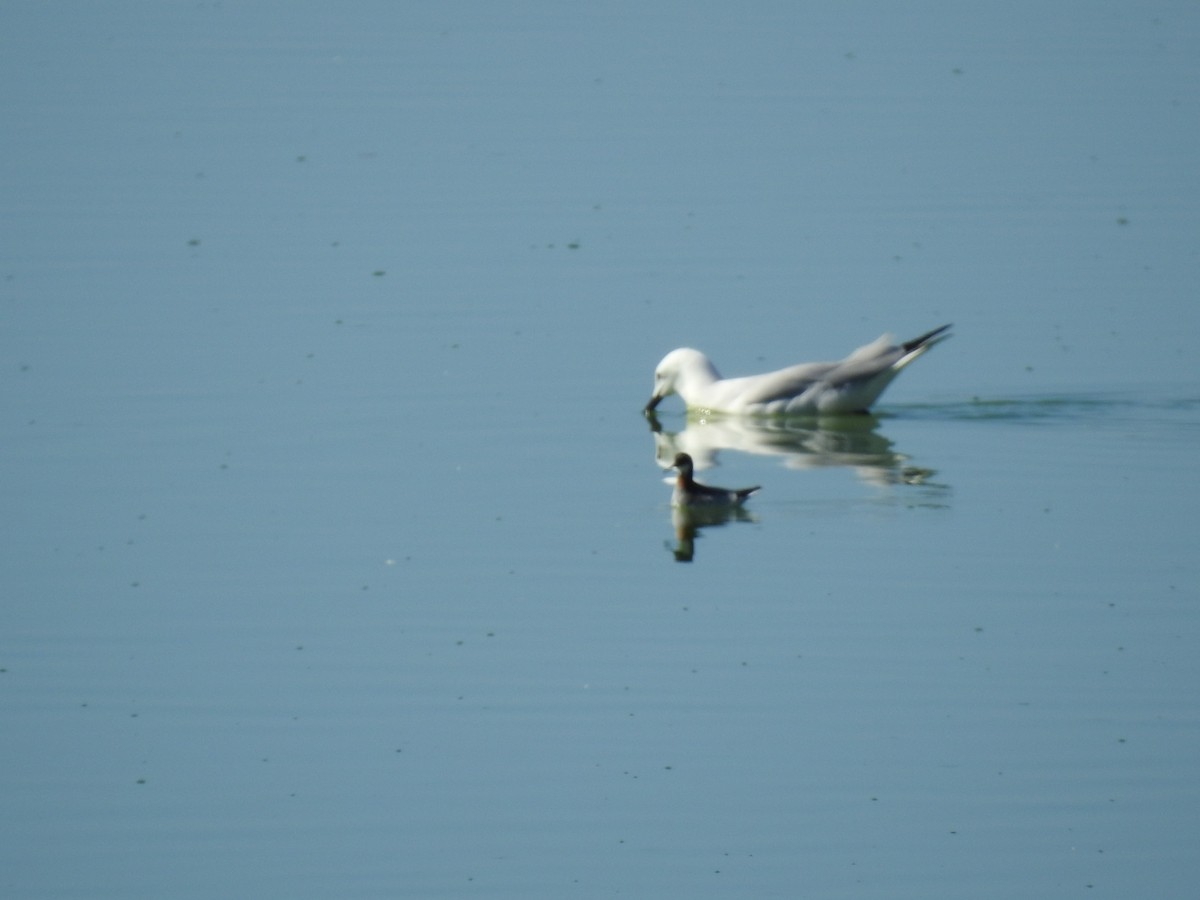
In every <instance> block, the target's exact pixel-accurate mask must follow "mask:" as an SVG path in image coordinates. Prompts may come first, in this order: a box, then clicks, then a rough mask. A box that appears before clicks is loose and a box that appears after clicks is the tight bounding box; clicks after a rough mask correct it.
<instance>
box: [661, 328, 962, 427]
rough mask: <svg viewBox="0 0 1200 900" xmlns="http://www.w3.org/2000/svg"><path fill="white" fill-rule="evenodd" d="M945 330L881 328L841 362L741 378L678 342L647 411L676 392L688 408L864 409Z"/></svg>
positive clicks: (754, 411) (750, 411) (772, 411)
mask: <svg viewBox="0 0 1200 900" xmlns="http://www.w3.org/2000/svg"><path fill="white" fill-rule="evenodd" d="M949 330H950V326H949V325H943V326H942V327H941V328H935V329H934V330H933V331H930V332H928V333H927V334H923V335H921V336H920V337H918V338H913V339H912V340H911V341H905V342H904V343H903V344H896V343H895V340H894V338H893V337H892V336H891V335H890V334H885V335H883V336H882V337H880V338H878V339H877V340H875V341H872V342H871V343H870V344H867V345H865V346H863V347H859V348H858V349H857V350H855V351H854V352H853V353H851V354H850V355H849V356H847V357H846V358H845V359H843V360H842V361H841V362H811V363H800V364H799V365H795V366H788V367H787V368H786V369H778V370H777V371H774V372H766V373H764V374H762V375H745V376H743V377H741V378H722V377H721V376H720V374H719V373H718V372H717V368H716V366H714V365H713V364H712V363H711V362H710V361H709V359H708V357H707V356H705V355H704V354H703V353H701V352H700V351H699V350H693V349H692V348H691V347H681V348H680V349H678V350H672V351H671V352H670V353H668V354H667V355H666V356H664V357H663V360H662V362H660V363H659V364H658V367H657V368H656V369H655V370H654V394H653V396H651V397H650V402H649V403H647V404H646V409H645V411H646V412H650V411H651V410H653V409H654V408H655V407H656V406H658V404H659V403H660V402H662V400H663V398H664V397H669V396H670V395H671V394H678V395H679V396H680V397H681V398H682V399H683V402H684V404H685V405H686V406H687V408H688V409H689V410H697V411H700V412H706V413H733V414H745V415H789V414H791V415H802V414H809V415H812V414H815V413H820V414H824V415H837V414H839V413H865V412H866V411H867V410H868V409H869V408H870V406H871V404H872V403H874V402H875V400H876V399H877V398H878V397H879V395H880V394H882V393H883V390H884V388H886V387H887V386H888V385H889V384H890V383H891V381H892V379H893V378H895V377H896V376H897V375H899V374H900V370H901V369H903V368H904V367H905V366H907V365H908V364H909V363H910V362H912V361H913V360H914V359H916V358H917V357H918V356H920V355H921V354H922V353H924V352H925V351H926V350H928V349H929V348H930V347H933V346H934V345H936V344H939V343H941V342H942V341H944V340H945V339H946V338H948V337H950V335H949V334H948V332H949Z"/></svg>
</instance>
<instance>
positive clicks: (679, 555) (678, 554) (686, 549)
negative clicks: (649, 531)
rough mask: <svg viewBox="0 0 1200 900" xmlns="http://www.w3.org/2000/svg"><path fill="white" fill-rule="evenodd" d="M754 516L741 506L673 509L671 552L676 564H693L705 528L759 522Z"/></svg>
mask: <svg viewBox="0 0 1200 900" xmlns="http://www.w3.org/2000/svg"><path fill="white" fill-rule="evenodd" d="M757 521H758V520H757V519H756V518H755V517H754V514H753V513H751V512H749V511H748V510H747V509H745V508H744V507H741V506H728V507H723V508H718V509H704V508H703V507H690V506H673V507H671V525H672V526H674V528H675V546H674V547H671V548H670V549H671V552H672V553H673V554H674V555H675V561H676V562H691V561H692V559H693V558H694V557H695V555H696V538H697V537H698V536H699V534H700V531H701V530H702V529H704V528H713V527H716V526H720V525H724V524H726V523H727V522H757Z"/></svg>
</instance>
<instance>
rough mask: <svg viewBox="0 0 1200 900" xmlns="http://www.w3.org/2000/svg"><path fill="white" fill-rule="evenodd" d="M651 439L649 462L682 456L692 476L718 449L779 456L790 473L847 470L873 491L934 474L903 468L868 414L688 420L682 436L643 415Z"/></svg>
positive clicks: (904, 460)
mask: <svg viewBox="0 0 1200 900" xmlns="http://www.w3.org/2000/svg"><path fill="white" fill-rule="evenodd" d="M646 419H647V421H648V422H649V423H650V432H651V434H652V435H653V437H654V457H655V460H656V461H657V462H658V464H659V466H661V467H662V468H664V469H669V468H670V467H671V465H672V463H673V461H674V459H675V454H676V453H687V454H689V455H690V456H691V457H692V459H693V461H694V462H695V468H696V470H697V471H701V470H703V469H707V468H711V467H712V466H713V465H715V464H716V457H717V454H718V453H719V452H720V451H722V450H738V451H740V452H743V453H755V454H759V455H766V456H780V457H782V458H783V464H784V465H785V466H787V467H788V468H790V469H818V468H828V467H830V466H847V467H849V468H852V469H853V470H854V473H855V475H857V476H858V478H859V479H860V480H861V481H863V482H865V483H867V484H872V485H877V486H888V485H894V484H925V483H926V482H927V481H928V479H929V478H930V476H932V475H933V474H934V472H933V470H932V469H924V468H920V467H918V466H913V465H910V464H909V458H908V457H907V456H905V455H903V454H902V453H897V452H896V451H895V450H893V449H892V441H891V440H890V439H888V438H886V437H884V436H883V435H882V434H880V433H879V432H878V430H877V429H878V427H879V419H878V418H876V417H875V416H872V415H863V416H837V417H830V418H822V419H798V420H797V419H755V418H748V417H734V416H728V417H725V416H722V417H713V418H709V417H704V418H692V417H689V418H688V420H687V425H686V427H685V428H684V429H683V430H682V431H678V432H671V431H667V430H665V429H664V428H663V426H662V423H661V422H660V421H659V419H658V417H657V416H655V415H654V414H653V413H647V415H646Z"/></svg>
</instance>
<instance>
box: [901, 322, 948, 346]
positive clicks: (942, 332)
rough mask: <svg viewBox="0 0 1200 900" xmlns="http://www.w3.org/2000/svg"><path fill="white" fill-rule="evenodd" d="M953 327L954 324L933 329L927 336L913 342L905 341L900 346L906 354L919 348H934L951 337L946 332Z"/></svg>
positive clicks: (914, 339)
mask: <svg viewBox="0 0 1200 900" xmlns="http://www.w3.org/2000/svg"><path fill="white" fill-rule="evenodd" d="M952 327H953V323H949V324H946V325H943V326H941V327H940V328H935V329H933V331H927V332H926V333H925V334H923V335H921V336H920V337H916V338H913V339H912V340H911V341H905V342H904V343H903V344H901V345H900V346H901V347H903V348H904V352H905V353H911V352H912V351H913V350H916V349H917V348H918V347H932V346H933V345H934V344H936V343H937V342H938V341H944V340H945V339H946V338H948V337H950V335H949V334H947V333H946V332H948V331H949V330H950V329H951V328H952Z"/></svg>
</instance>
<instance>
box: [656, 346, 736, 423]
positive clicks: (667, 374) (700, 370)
mask: <svg viewBox="0 0 1200 900" xmlns="http://www.w3.org/2000/svg"><path fill="white" fill-rule="evenodd" d="M719 379H720V376H719V375H718V374H717V370H716V368H715V367H714V366H713V364H712V363H711V362H709V360H708V357H707V356H705V355H704V354H703V353H701V352H700V351H699V350H693V349H692V348H691V347H680V348H679V349H678V350H672V351H671V352H670V353H668V354H667V355H666V356H664V357H663V358H662V362H660V363H659V364H658V366H656V367H655V369H654V393H653V394H652V395H651V396H650V402H649V403H647V404H646V409H645V412H650V411H651V410H652V409H654V408H655V407H656V406H658V404H659V403H661V402H662V400H663V398H665V397H670V396H671V395H672V394H679V396H681V397H682V398H683V400H684V403H687V402H688V397H689V395H692V396H694V395H695V391H696V390H697V389H698V388H703V387H704V386H706V385H709V384H712V383H713V382H714V381H717V380H719Z"/></svg>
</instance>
